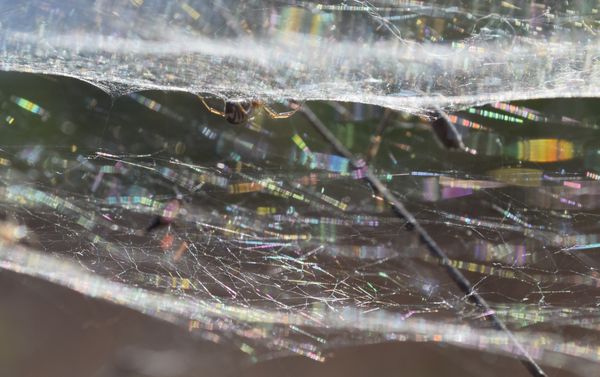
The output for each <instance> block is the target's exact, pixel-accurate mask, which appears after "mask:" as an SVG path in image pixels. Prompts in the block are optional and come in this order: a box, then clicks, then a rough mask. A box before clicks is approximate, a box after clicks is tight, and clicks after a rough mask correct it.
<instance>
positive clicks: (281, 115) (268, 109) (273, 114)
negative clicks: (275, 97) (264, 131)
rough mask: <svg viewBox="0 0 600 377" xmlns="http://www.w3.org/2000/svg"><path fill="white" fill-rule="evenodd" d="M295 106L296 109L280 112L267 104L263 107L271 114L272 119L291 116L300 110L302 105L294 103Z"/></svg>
mask: <svg viewBox="0 0 600 377" xmlns="http://www.w3.org/2000/svg"><path fill="white" fill-rule="evenodd" d="M294 106H295V107H296V108H295V109H294V110H291V111H285V112H283V113H278V112H277V111H275V110H273V109H271V108H270V107H269V106H267V105H263V109H265V111H266V112H267V114H269V116H270V117H271V118H272V119H285V118H289V117H291V116H292V115H294V114H295V113H296V111H298V110H300V105H294Z"/></svg>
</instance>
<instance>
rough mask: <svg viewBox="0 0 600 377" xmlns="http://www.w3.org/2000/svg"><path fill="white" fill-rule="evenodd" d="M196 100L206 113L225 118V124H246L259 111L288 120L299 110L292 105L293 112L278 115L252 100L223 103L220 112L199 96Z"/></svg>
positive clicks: (273, 117)
mask: <svg viewBox="0 0 600 377" xmlns="http://www.w3.org/2000/svg"><path fill="white" fill-rule="evenodd" d="M198 98H200V101H202V103H203V104H204V106H205V107H206V108H207V109H208V111H210V112H211V113H213V114H216V115H219V116H221V117H223V118H225V120H227V122H229V123H231V124H244V123H247V122H248V121H250V120H251V119H252V117H253V116H254V113H255V112H256V111H257V110H259V109H263V110H264V111H265V112H266V113H267V114H268V115H269V116H270V117H271V118H272V119H283V118H289V117H290V116H292V115H294V113H295V112H296V111H298V109H300V106H299V105H297V104H294V105H293V110H291V111H286V112H283V113H278V112H276V111H275V110H273V109H271V108H270V107H269V106H267V105H266V104H265V103H264V102H263V101H260V100H257V99H253V100H238V101H225V106H224V107H223V111H221V110H218V109H215V108H214V107H212V106H210V105H209V104H208V103H206V101H205V100H204V98H202V97H200V96H198Z"/></svg>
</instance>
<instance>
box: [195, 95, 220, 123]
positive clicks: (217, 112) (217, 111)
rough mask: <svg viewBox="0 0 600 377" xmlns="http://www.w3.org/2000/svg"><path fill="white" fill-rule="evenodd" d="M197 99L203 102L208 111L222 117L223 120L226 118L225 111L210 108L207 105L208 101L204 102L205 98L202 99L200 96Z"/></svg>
mask: <svg viewBox="0 0 600 377" xmlns="http://www.w3.org/2000/svg"><path fill="white" fill-rule="evenodd" d="M197 97H198V98H199V99H200V101H202V103H203V104H204V107H206V109H207V110H208V111H210V112H211V113H213V114H217V115H219V116H221V117H223V118H224V117H225V111H219V110H217V109H215V108H214V107H212V106H210V105H209V104H208V103H206V101H205V100H204V98H202V97H200V96H198V95H197Z"/></svg>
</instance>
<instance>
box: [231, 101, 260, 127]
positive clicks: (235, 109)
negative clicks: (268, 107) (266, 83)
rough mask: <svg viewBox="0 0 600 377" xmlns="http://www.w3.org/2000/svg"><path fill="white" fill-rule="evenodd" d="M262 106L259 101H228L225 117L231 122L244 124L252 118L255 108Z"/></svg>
mask: <svg viewBox="0 0 600 377" xmlns="http://www.w3.org/2000/svg"><path fill="white" fill-rule="evenodd" d="M260 106H261V104H260V102H259V101H227V102H225V112H224V113H225V116H224V118H225V119H226V120H227V121H228V122H229V123H231V124H243V123H246V122H247V121H248V120H250V118H252V114H253V113H254V110H255V109H257V108H259V107H260Z"/></svg>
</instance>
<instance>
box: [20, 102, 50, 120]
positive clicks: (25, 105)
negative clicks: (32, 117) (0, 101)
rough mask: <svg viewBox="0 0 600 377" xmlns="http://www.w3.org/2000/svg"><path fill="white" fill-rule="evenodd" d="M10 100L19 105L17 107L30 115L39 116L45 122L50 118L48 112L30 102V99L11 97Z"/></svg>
mask: <svg viewBox="0 0 600 377" xmlns="http://www.w3.org/2000/svg"><path fill="white" fill-rule="evenodd" d="M10 100H11V101H13V102H14V103H15V104H17V106H19V107H20V108H22V109H25V110H27V111H29V112H30V113H33V114H36V115H39V116H40V117H41V118H42V119H44V120H45V119H47V118H48V117H49V116H50V113H49V112H48V111H47V110H45V109H44V108H42V107H41V106H39V105H38V104H36V103H33V102H31V101H29V100H28V99H25V98H22V97H17V96H10Z"/></svg>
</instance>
